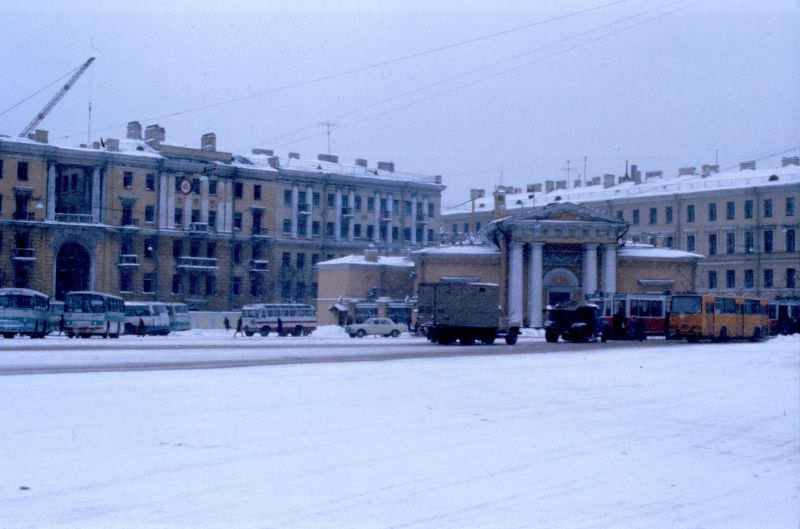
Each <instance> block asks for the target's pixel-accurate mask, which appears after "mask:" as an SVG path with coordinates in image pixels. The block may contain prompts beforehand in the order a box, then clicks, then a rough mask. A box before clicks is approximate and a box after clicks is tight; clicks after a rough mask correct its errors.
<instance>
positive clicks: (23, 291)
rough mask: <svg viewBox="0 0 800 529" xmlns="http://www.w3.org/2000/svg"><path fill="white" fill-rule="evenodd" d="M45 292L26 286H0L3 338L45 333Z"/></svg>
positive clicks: (38, 335)
mask: <svg viewBox="0 0 800 529" xmlns="http://www.w3.org/2000/svg"><path fill="white" fill-rule="evenodd" d="M47 299H48V298H47V294H42V293H41V292H37V291H36V290H30V289H28V288H0V333H2V334H3V337H4V338H13V337H14V336H16V335H17V334H19V335H20V336H30V337H31V338H44V336H45V334H47V319H48V304H47Z"/></svg>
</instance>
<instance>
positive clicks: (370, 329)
mask: <svg viewBox="0 0 800 529" xmlns="http://www.w3.org/2000/svg"><path fill="white" fill-rule="evenodd" d="M344 330H345V331H346V332H347V334H349V335H350V337H351V338H363V337H364V336H366V335H368V334H376V335H379V336H391V337H392V338H397V337H398V336H400V333H401V332H403V331H405V330H407V328H406V326H405V325H402V324H400V323H395V322H393V321H392V320H390V319H389V318H369V319H367V320H365V321H364V322H362V323H353V324H351V325H348V326H346V327H345V328H344Z"/></svg>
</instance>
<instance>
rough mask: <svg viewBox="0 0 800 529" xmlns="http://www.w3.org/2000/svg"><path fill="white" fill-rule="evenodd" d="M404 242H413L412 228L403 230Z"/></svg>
mask: <svg viewBox="0 0 800 529" xmlns="http://www.w3.org/2000/svg"><path fill="white" fill-rule="evenodd" d="M403 240H404V241H410V240H411V228H403Z"/></svg>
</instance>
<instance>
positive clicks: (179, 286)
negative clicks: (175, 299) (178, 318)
mask: <svg viewBox="0 0 800 529" xmlns="http://www.w3.org/2000/svg"><path fill="white" fill-rule="evenodd" d="M181 290H183V276H181V275H180V274H175V275H173V276H172V293H173V294H180V293H181Z"/></svg>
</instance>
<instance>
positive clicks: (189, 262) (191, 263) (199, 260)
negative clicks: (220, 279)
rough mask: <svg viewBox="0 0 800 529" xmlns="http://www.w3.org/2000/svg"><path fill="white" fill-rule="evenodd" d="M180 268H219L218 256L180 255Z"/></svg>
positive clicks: (178, 264)
mask: <svg viewBox="0 0 800 529" xmlns="http://www.w3.org/2000/svg"><path fill="white" fill-rule="evenodd" d="M177 266H178V268H185V269H191V270H217V268H218V266H217V258H216V257H178V263H177Z"/></svg>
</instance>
